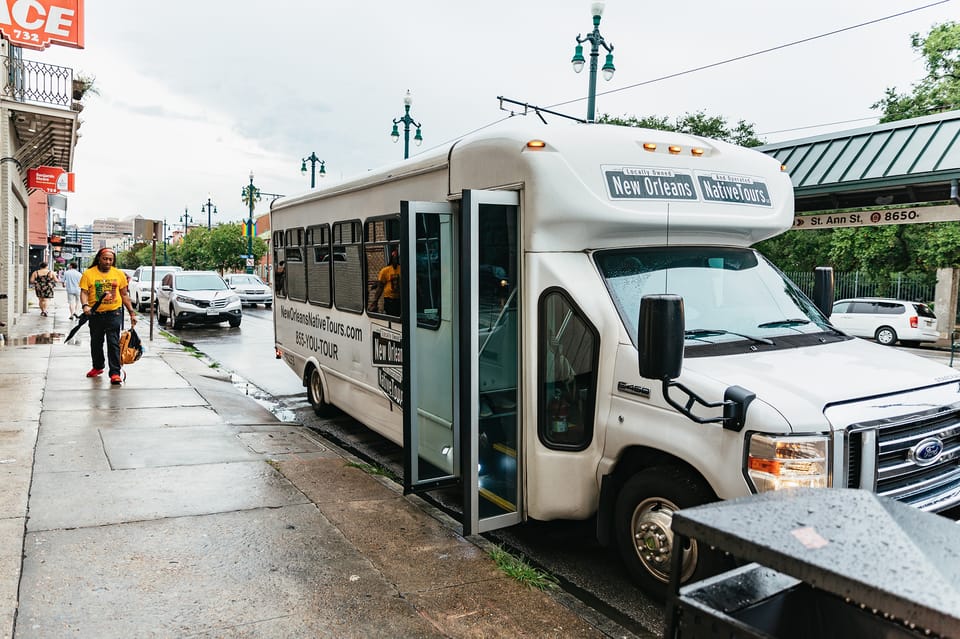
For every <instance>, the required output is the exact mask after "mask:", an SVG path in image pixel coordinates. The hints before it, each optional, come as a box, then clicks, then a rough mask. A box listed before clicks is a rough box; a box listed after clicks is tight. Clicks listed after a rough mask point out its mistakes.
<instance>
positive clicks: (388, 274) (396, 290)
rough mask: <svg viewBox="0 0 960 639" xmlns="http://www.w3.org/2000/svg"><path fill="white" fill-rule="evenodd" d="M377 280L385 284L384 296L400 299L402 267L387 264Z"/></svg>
mask: <svg viewBox="0 0 960 639" xmlns="http://www.w3.org/2000/svg"><path fill="white" fill-rule="evenodd" d="M377 280H378V281H379V282H380V283H381V284H383V296H384V297H389V298H391V299H399V298H400V267H399V266H394V265H393V264H387V265H386V266H384V267H383V268H382V269H380V272H379V273H377Z"/></svg>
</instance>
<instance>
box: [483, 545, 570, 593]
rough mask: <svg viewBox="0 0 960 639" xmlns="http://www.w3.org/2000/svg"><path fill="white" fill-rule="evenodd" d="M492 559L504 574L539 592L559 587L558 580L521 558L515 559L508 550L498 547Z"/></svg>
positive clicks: (494, 550) (491, 552) (491, 553)
mask: <svg viewBox="0 0 960 639" xmlns="http://www.w3.org/2000/svg"><path fill="white" fill-rule="evenodd" d="M490 558H491V559H493V561H494V563H495V564H497V568H499V569H500V570H501V572H503V574H505V575H507V576H508V577H511V578H512V579H515V580H516V581H519V582H520V583H522V584H524V585H525V586H527V587H528V588H536V589H537V590H553V589H555V588H557V587H558V584H557V580H556V578H555V577H553V576H552V575H548V574H547V573H545V572H543V571H542V570H538V569H536V568H534V567H533V566H531V565H530V564H528V563H527V562H526V561H524V560H523V559H520V558H519V557H514V556H513V555H511V554H510V553H508V552H507V551H506V550H504V549H503V548H501V547H500V546H497V547H496V548H494V549H493V550H491V551H490Z"/></svg>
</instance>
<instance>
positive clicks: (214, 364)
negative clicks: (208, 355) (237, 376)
mask: <svg viewBox="0 0 960 639" xmlns="http://www.w3.org/2000/svg"><path fill="white" fill-rule="evenodd" d="M210 368H220V362H213V363H212V364H210Z"/></svg>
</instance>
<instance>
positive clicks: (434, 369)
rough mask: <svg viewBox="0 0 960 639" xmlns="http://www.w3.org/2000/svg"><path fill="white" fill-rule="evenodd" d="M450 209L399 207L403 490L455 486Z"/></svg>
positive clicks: (457, 459)
mask: <svg viewBox="0 0 960 639" xmlns="http://www.w3.org/2000/svg"><path fill="white" fill-rule="evenodd" d="M453 211H454V209H453V206H451V205H450V204H448V203H432V202H401V203H400V225H401V245H400V256H399V258H400V290H401V300H402V311H401V325H402V327H403V335H402V355H401V358H402V361H403V367H402V371H403V381H404V383H403V448H404V477H403V487H404V490H405V491H406V492H419V491H424V490H429V489H432V488H437V487H440V486H445V485H451V484H455V483H456V482H457V481H458V480H459V477H460V442H459V435H460V434H459V432H458V430H457V428H456V419H455V416H456V415H457V407H458V404H457V395H456V390H457V388H458V385H459V383H460V382H459V365H458V340H457V334H456V332H457V328H458V315H457V313H458V311H457V307H456V303H455V302H456V300H455V295H456V288H455V284H456V275H457V271H458V263H459V262H458V255H457V248H456V235H455V232H454V214H453ZM408 273H412V274H413V277H408V276H407V274H408ZM389 346H390V345H389V344H388V343H386V342H385V343H384V345H383V347H384V348H389ZM394 359H395V358H394ZM381 374H384V371H383V370H381Z"/></svg>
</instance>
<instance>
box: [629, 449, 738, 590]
mask: <svg viewBox="0 0 960 639" xmlns="http://www.w3.org/2000/svg"><path fill="white" fill-rule="evenodd" d="M711 501H716V496H715V495H714V494H713V491H712V490H710V488H709V487H708V486H706V485H705V484H704V483H703V482H702V481H701V480H699V479H698V478H696V477H693V476H692V475H691V473H689V472H687V471H684V470H682V469H680V468H676V467H672V466H664V467H658V468H649V469H647V470H644V471H642V472H639V473H637V474H636V475H634V476H633V477H631V478H630V479H629V480H628V481H627V482H626V483H625V484H624V486H623V488H622V489H621V490H620V494H619V495H618V496H617V504H616V510H615V513H614V530H615V534H616V539H617V547H618V549H619V551H620V556H621V558H622V559H623V562H624V564H625V566H626V568H627V571H628V572H629V573H630V576H631V577H632V578H633V580H634V582H636V583H637V585H639V586H640V588H641V590H643V591H644V592H645V593H647V594H648V595H649V596H651V597H653V598H654V599H656V600H658V601H663V600H664V599H665V597H666V595H667V589H668V587H669V585H670V566H671V561H672V559H671V558H672V556H673V553H674V552H682V553H683V561H682V564H681V571H682V574H681V579H682V581H681V583H686V582H688V581H691V580H694V581H698V580H700V579H702V578H704V577H706V576H709V575H712V574H715V573H717V572H719V570H720V569H721V567H722V566H723V563H722V557H721V556H720V555H719V553H717V552H716V551H713V552H709V551H707V549H705V548H702V547H698V545H697V542H696V541H695V540H690V541H688V542H687V544H686V545H685V546H684V547H682V548H679V547H677V542H678V540H677V538H676V537H675V536H674V534H673V531H672V530H671V529H670V524H671V522H672V521H673V513H675V512H676V511H678V510H680V509H681V508H689V507H691V506H699V505H701V504H705V503H709V502H711Z"/></svg>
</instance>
